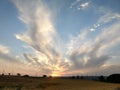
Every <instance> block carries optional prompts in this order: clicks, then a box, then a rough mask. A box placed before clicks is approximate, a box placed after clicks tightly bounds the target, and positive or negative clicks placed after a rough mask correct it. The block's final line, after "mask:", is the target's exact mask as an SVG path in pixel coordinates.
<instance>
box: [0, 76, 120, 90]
mask: <svg viewBox="0 0 120 90" xmlns="http://www.w3.org/2000/svg"><path fill="white" fill-rule="evenodd" d="M0 90H120V84H112V83H103V82H99V81H92V80H80V79H65V78H61V79H60V78H29V77H0Z"/></svg>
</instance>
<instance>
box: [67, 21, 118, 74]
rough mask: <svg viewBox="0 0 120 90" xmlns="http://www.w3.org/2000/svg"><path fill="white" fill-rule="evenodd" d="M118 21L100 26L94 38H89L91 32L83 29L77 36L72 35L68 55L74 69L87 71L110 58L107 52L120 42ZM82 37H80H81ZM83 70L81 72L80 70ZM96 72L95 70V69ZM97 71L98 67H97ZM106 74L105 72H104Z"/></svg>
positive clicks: (101, 64) (100, 65)
mask: <svg viewBox="0 0 120 90" xmlns="http://www.w3.org/2000/svg"><path fill="white" fill-rule="evenodd" d="M119 33H120V21H116V22H115V23H113V24H111V25H110V26H108V27H106V28H102V31H101V33H99V34H98V35H97V36H96V37H95V38H90V37H89V35H90V34H91V32H89V31H88V30H83V32H81V33H80V34H79V35H78V37H73V39H71V42H70V43H69V44H68V47H70V48H68V52H67V54H68V57H69V59H70V60H71V61H72V64H73V67H72V68H71V69H70V70H72V69H73V72H74V71H79V72H77V73H81V74H82V73H83V72H84V74H85V73H89V71H90V72H92V71H91V70H93V71H94V69H95V68H100V67H102V66H103V65H104V64H106V63H107V62H108V61H109V60H111V59H112V58H111V55H109V52H108V51H110V50H111V49H113V48H114V47H115V46H117V45H118V44H120V36H119ZM80 36H81V37H82V38H81V37H80ZM81 71H83V72H81ZM96 72H97V70H96ZM98 72H99V69H98ZM106 74H107V72H106Z"/></svg>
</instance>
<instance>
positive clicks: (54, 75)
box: [51, 73, 60, 77]
mask: <svg viewBox="0 0 120 90" xmlns="http://www.w3.org/2000/svg"><path fill="white" fill-rule="evenodd" d="M51 76H52V77H57V76H60V75H59V74H57V73H52V75H51Z"/></svg>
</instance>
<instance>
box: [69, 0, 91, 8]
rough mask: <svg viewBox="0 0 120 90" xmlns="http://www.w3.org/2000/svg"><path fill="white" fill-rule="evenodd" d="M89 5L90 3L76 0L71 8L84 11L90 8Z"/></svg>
mask: <svg viewBox="0 0 120 90" xmlns="http://www.w3.org/2000/svg"><path fill="white" fill-rule="evenodd" d="M89 5H90V2H89V1H86V2H83V1H81V0H76V1H74V2H73V3H72V4H71V5H70V8H73V7H75V8H76V9H77V10H84V9H86V8H87V7H89Z"/></svg>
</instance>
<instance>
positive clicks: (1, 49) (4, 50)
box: [0, 45, 10, 54]
mask: <svg viewBox="0 0 120 90" xmlns="http://www.w3.org/2000/svg"><path fill="white" fill-rule="evenodd" d="M0 53H3V54H8V53H10V50H9V48H8V47H6V46H3V45H0Z"/></svg>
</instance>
